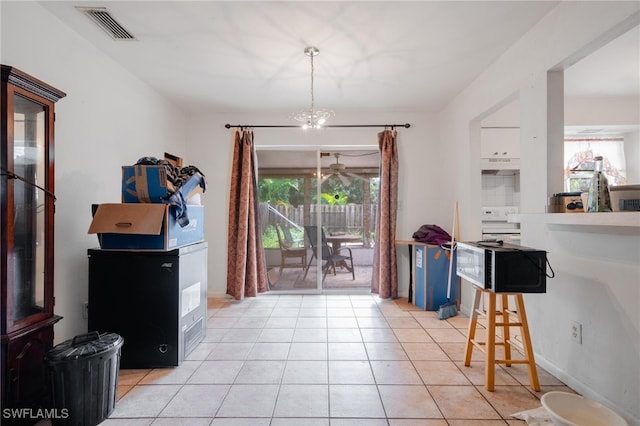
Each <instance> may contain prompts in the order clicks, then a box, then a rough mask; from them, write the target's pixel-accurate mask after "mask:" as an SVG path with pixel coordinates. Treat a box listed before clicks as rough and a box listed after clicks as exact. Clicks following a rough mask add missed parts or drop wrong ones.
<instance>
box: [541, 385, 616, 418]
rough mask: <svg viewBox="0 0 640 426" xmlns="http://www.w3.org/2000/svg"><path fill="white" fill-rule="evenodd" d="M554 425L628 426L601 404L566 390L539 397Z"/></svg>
mask: <svg viewBox="0 0 640 426" xmlns="http://www.w3.org/2000/svg"><path fill="white" fill-rule="evenodd" d="M540 402H542V406H543V407H544V408H546V410H547V412H548V413H549V417H551V421H552V422H553V424H554V425H556V426H628V423H627V422H626V421H625V419H623V418H622V417H620V416H619V415H618V414H616V413H615V412H613V411H611V410H610V409H608V408H607V407H605V406H604V405H602V404H599V403H597V402H595V401H592V400H590V399H587V398H585V397H583V396H580V395H575V394H572V393H568V392H558V391H554V392H547V393H545V394H544V395H542V398H540Z"/></svg>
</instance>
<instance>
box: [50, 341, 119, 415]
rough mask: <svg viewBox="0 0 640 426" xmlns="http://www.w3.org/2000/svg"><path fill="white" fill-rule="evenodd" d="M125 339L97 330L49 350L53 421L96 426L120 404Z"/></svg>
mask: <svg viewBox="0 0 640 426" xmlns="http://www.w3.org/2000/svg"><path fill="white" fill-rule="evenodd" d="M123 341H124V339H123V338H122V337H121V336H119V335H117V334H115V333H104V334H99V333H98V332H97V331H94V332H91V333H87V334H82V335H79V336H76V337H74V338H73V339H69V340H66V341H64V342H62V343H60V344H59V345H56V346H55V347H54V348H53V349H51V350H50V351H48V352H47V355H46V357H45V362H46V364H47V373H48V376H49V377H48V378H49V389H50V392H51V402H52V404H53V408H55V409H56V413H57V415H56V416H55V418H54V419H52V423H53V425H56V426H58V425H64V426H93V425H97V424H98V423H100V422H102V421H103V420H104V419H106V418H107V417H109V414H111V412H112V411H113V409H114V408H115V405H116V393H117V389H118V370H119V368H120V348H121V347H122V343H123Z"/></svg>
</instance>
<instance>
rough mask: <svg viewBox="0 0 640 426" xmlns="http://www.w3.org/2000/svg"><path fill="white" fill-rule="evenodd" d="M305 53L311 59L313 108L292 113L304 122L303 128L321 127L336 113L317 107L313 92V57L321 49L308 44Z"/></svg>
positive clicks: (296, 118) (295, 117)
mask: <svg viewBox="0 0 640 426" xmlns="http://www.w3.org/2000/svg"><path fill="white" fill-rule="evenodd" d="M304 54H305V55H307V56H308V57H309V58H310V60H311V108H309V109H305V110H302V111H300V112H297V113H294V114H293V115H292V117H293V119H294V120H297V121H300V122H302V128H303V129H309V128H312V129H319V128H321V127H322V125H323V124H324V123H325V122H326V121H327V118H329V117H331V116H332V115H333V114H334V113H333V111H331V110H327V109H324V108H320V109H316V107H315V97H314V94H313V71H314V68H313V57H314V56H318V55H319V54H320V50H318V48H317V47H314V46H308V47H307V48H305V49H304Z"/></svg>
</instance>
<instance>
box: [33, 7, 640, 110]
mask: <svg viewBox="0 0 640 426" xmlns="http://www.w3.org/2000/svg"><path fill="white" fill-rule="evenodd" d="M40 3H41V4H42V6H43V7H45V8H47V9H48V10H49V11H51V12H52V13H53V14H54V15H55V16H56V17H57V18H59V19H60V20H61V21H62V22H64V23H65V24H67V25H68V26H69V27H70V28H71V29H72V30H73V31H76V32H77V33H78V34H79V35H80V36H81V37H82V38H84V39H86V40H87V41H88V42H89V43H91V44H93V45H95V46H96V47H97V48H98V49H99V50H101V51H103V52H104V53H105V54H107V55H109V56H110V57H112V58H113V59H114V60H115V61H116V62H118V63H119V64H121V65H122V66H123V67H124V68H126V69H128V70H129V71H131V72H132V73H133V74H135V75H137V76H138V77H139V78H141V79H142V80H144V81H146V82H147V83H148V84H149V85H151V86H153V87H154V88H155V89H156V90H157V91H158V92H160V93H161V94H163V95H164V96H166V97H167V98H168V99H171V100H173V101H174V102H175V103H176V104H177V105H178V106H179V107H181V108H184V109H186V110H193V111H201V110H208V111H220V112H250V113H282V114H283V122H285V121H286V120H287V119H288V116H289V114H290V113H292V112H294V111H296V110H300V109H304V108H308V107H309V104H310V88H309V85H310V61H309V58H308V57H307V56H306V55H305V54H304V53H303V51H304V48H305V47H306V46H308V45H314V46H317V47H318V48H319V49H320V55H319V56H317V57H316V58H315V60H314V62H315V98H316V107H325V108H328V109H333V110H335V111H336V113H340V112H341V111H345V112H346V111H359V112H362V111H396V112H402V111H439V110H441V109H442V108H443V107H444V106H446V105H447V103H448V102H450V101H451V100H452V99H453V98H454V97H455V96H456V95H457V94H458V93H460V92H461V91H462V90H463V89H464V88H465V87H466V86H467V85H468V84H470V83H471V82H472V81H473V80H474V79H475V78H476V77H477V76H478V75H479V74H480V73H481V72H482V71H483V70H484V69H485V68H486V67H487V66H489V65H490V64H491V63H492V62H493V61H495V60H496V59H497V58H498V57H499V56H500V55H501V54H502V53H503V52H504V51H505V50H506V49H507V48H508V47H510V46H511V45H513V44H514V43H515V42H516V41H517V40H518V39H519V38H520V37H521V36H522V35H523V34H524V33H526V32H527V31H528V30H530V29H531V28H532V27H533V26H534V25H535V24H536V22H538V21H539V20H540V19H541V18H542V17H543V16H544V15H545V14H547V13H548V12H549V11H550V10H551V9H553V8H554V7H555V6H556V5H557V4H558V2H557V1H410V2H399V1H373V2H363V1H342V2H333V1H318V2H302V1H288V2H274V1H256V2H247V1H206V0H204V1H203V0H201V1H91V2H88V1H42V2H40ZM75 6H83V7H89V6H91V7H106V8H108V10H109V11H110V12H111V14H112V15H113V17H114V18H115V19H116V20H117V21H118V22H119V23H120V24H122V25H123V26H124V27H125V28H126V29H127V30H128V31H129V32H131V33H132V34H133V35H134V36H135V37H136V40H135V41H114V40H113V39H112V38H111V37H109V36H108V35H107V34H106V33H105V32H104V31H103V30H102V29H100V28H99V27H97V26H96V25H95V24H94V23H93V22H92V21H91V20H90V19H88V18H87V17H86V16H84V15H83V14H82V13H81V12H80V11H79V10H78V9H76V7H75ZM565 81H566V88H565V92H566V94H567V95H568V96H605V95H615V96H621V95H629V94H633V95H634V96H640V30H639V29H638V27H636V28H635V29H633V30H632V31H630V32H629V33H627V34H626V35H624V36H622V37H619V38H618V39H616V40H614V41H613V42H611V43H610V44H609V45H607V46H605V47H603V48H601V49H600V50H599V51H598V52H597V54H592V55H590V56H588V57H587V58H585V59H583V60H581V61H580V62H578V63H577V64H575V65H573V66H572V67H570V68H569V69H568V70H567V71H566V74H565Z"/></svg>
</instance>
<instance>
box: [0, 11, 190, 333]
mask: <svg viewBox="0 0 640 426" xmlns="http://www.w3.org/2000/svg"><path fill="white" fill-rule="evenodd" d="M0 7H1V8H2V15H1V18H2V50H1V51H0V52H1V58H0V59H1V62H2V63H3V64H6V65H11V66H14V67H16V68H18V69H21V70H22V71H24V72H27V73H29V74H31V75H33V76H34V77H36V78H38V79H40V80H42V81H45V82H46V83H48V84H51V85H52V86H54V87H56V88H58V89H60V90H62V91H64V92H66V93H67V97H65V98H63V99H62V100H60V101H59V102H58V103H57V104H56V139H55V149H56V180H55V192H56V197H57V201H56V215H55V220H56V224H55V281H54V283H55V284H54V285H55V298H56V305H55V313H56V314H58V315H61V316H63V317H64V319H62V320H61V321H60V322H59V323H58V324H57V325H56V327H55V340H56V342H59V341H62V340H65V339H68V338H70V337H73V336H75V335H77V334H80V333H84V332H86V331H87V324H86V320H85V319H83V318H82V303H83V302H84V301H86V300H87V288H88V283H87V276H88V272H87V271H88V261H87V249H88V248H92V247H96V246H97V244H98V241H97V238H96V236H95V235H87V229H88V228H89V223H90V221H91V204H92V203H105V202H116V203H117V202H120V187H121V186H120V185H121V166H122V165H126V164H133V163H135V162H136V161H137V159H138V158H140V157H142V156H146V155H153V156H158V157H161V156H162V155H163V153H164V152H165V151H168V152H172V153H175V154H178V155H179V154H181V153H182V151H183V149H184V148H183V143H184V142H185V135H184V133H185V132H184V129H185V126H184V123H185V118H184V115H183V114H182V113H181V112H180V111H178V110H176V109H175V108H173V107H172V106H171V105H170V104H168V103H167V102H166V101H165V100H164V99H163V98H161V97H160V96H159V95H158V94H156V93H155V92H154V91H152V90H151V89H150V88H149V87H148V86H147V85H146V84H144V83H142V82H141V81H139V80H138V79H137V78H136V77H134V76H133V75H131V74H130V73H128V72H127V71H125V70H124V69H123V68H122V67H120V66H119V65H117V64H116V63H114V62H113V61H111V59H110V58H108V57H107V56H105V55H103V54H102V53H100V52H98V51H97V50H96V49H95V48H94V47H92V46H91V45H89V44H88V43H87V42H86V41H84V40H83V39H81V38H80V37H78V36H77V35H76V34H75V33H74V32H72V31H71V30H70V29H69V28H68V27H66V26H63V25H62V24H60V23H59V21H58V20H57V19H56V18H55V17H54V16H52V15H51V14H49V12H47V11H46V10H45V9H44V8H42V7H41V6H40V5H38V4H37V3H35V2H1V3H0ZM123 297H125V295H123ZM116 311H117V306H114V312H116Z"/></svg>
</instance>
